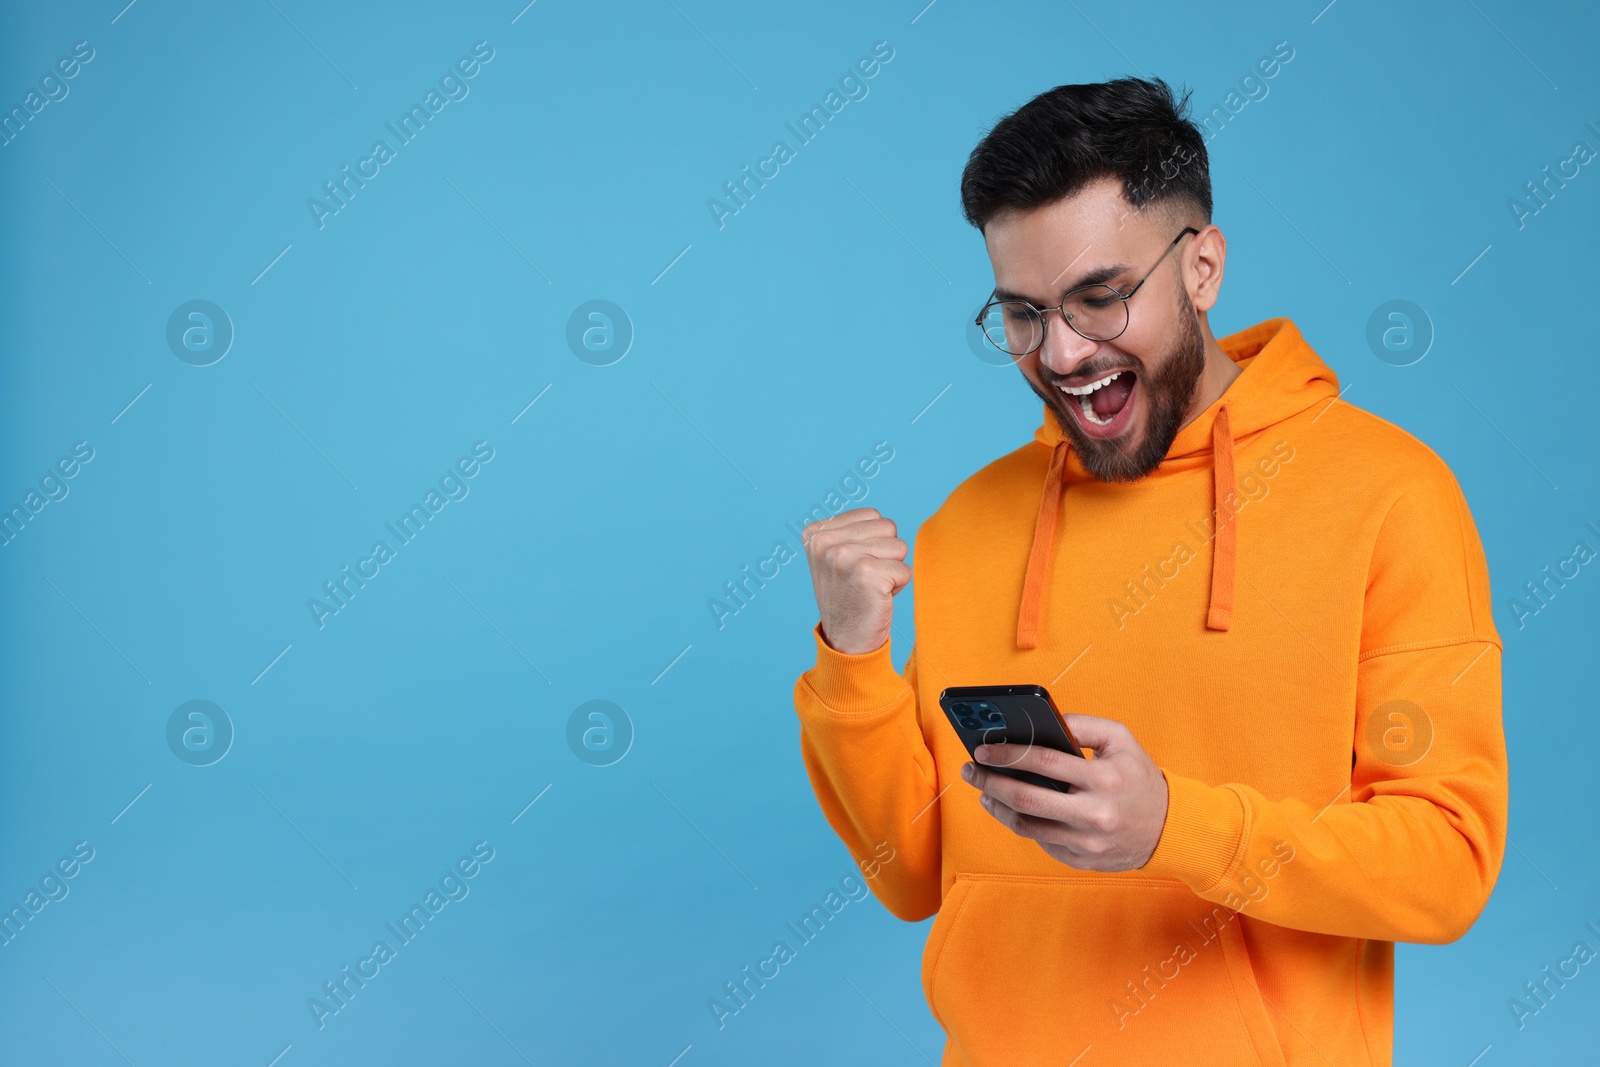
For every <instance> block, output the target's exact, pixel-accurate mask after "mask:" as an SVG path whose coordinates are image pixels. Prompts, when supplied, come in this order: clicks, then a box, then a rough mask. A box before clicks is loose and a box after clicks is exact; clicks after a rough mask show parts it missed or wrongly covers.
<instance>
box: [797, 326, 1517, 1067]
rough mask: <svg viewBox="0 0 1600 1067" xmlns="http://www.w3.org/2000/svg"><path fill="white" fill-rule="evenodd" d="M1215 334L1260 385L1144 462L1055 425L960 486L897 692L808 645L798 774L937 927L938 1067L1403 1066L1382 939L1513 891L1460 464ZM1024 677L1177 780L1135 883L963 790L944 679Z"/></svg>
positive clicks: (1290, 343)
mask: <svg viewBox="0 0 1600 1067" xmlns="http://www.w3.org/2000/svg"><path fill="white" fill-rule="evenodd" d="M1218 343H1219V344H1220V346H1221V347H1222V349H1223V351H1224V352H1226V353H1227V355H1228V356H1229V358H1231V359H1232V360H1233V361H1234V362H1236V363H1238V364H1239V366H1240V367H1241V369H1242V373H1241V374H1240V375H1239V377H1238V378H1236V379H1235V380H1234V381H1233V382H1232V384H1231V385H1230V386H1229V388H1228V389H1227V391H1226V392H1224V393H1223V395H1222V396H1221V397H1219V398H1218V399H1217V400H1216V401H1215V402H1214V403H1213V404H1212V405H1211V406H1210V407H1209V408H1207V409H1206V410H1205V411H1203V412H1201V413H1200V415H1199V417H1198V418H1196V419H1195V420H1194V421H1193V422H1192V423H1190V424H1189V425H1187V426H1185V427H1184V428H1183V429H1182V430H1180V431H1179V433H1178V435H1177V437H1176V439H1175V440H1174V441H1173V443H1172V447H1171V449H1170V450H1169V451H1168V453H1167V457H1166V458H1165V459H1164V460H1163V461H1162V462H1161V464H1160V465H1159V466H1158V467H1157V469H1156V470H1155V471H1153V472H1151V474H1150V475H1149V476H1148V477H1147V478H1144V479H1142V480H1140V481H1138V482H1134V483H1105V482H1100V481H1098V480H1096V479H1095V478H1094V477H1093V476H1092V475H1090V474H1089V473H1088V472H1087V471H1086V470H1085V468H1084V467H1083V465H1082V464H1081V462H1080V461H1079V458H1078V456H1077V454H1076V453H1075V452H1074V451H1073V450H1072V448H1071V447H1070V443H1069V442H1068V441H1066V440H1064V439H1063V437H1062V436H1061V433H1060V431H1059V428H1058V427H1057V425H1056V422H1055V419H1054V416H1053V415H1052V414H1051V413H1050V411H1049V410H1048V409H1045V412H1044V416H1045V417H1044V420H1043V425H1042V426H1040V428H1039V429H1038V430H1036V431H1035V432H1034V435H1033V438H1034V439H1033V441H1032V442H1030V443H1028V444H1026V445H1024V446H1022V447H1021V448H1018V449H1017V450H1016V451H1014V452H1011V453H1010V454H1008V455H1005V456H1002V457H1000V458H999V459H997V460H995V461H994V462H992V463H990V464H989V465H988V466H986V467H984V468H983V469H982V470H980V471H978V472H977V473H976V474H974V475H972V476H971V477H970V478H968V479H967V480H966V481H964V482H962V483H961V485H959V486H958V487H957V488H956V489H955V491H954V492H952V493H951V494H950V496H949V497H948V498H947V499H946V500H945V502H944V504H943V505H941V506H940V508H939V509H938V511H936V512H935V513H934V514H933V515H932V516H930V517H929V519H928V520H927V522H925V523H924V524H923V525H922V527H921V529H920V530H919V531H918V532H917V535H916V541H915V552H914V559H913V563H912V572H913V581H912V586H911V588H912V590H913V592H914V594H915V623H916V633H915V641H914V644H913V647H912V650H911V653H910V656H909V658H908V660H907V662H906V668H905V673H904V675H903V676H902V675H901V674H899V673H897V672H896V671H895V669H894V666H893V664H892V663H891V661H890V646H889V644H888V643H885V644H884V646H883V647H881V648H879V649H877V650H876V651H873V652H868V653H864V654H861V655H846V654H844V653H841V652H837V651H835V650H834V649H832V648H830V647H829V646H828V645H827V644H826V643H825V642H824V641H823V639H822V633H821V624H820V623H819V624H818V625H817V626H816V627H814V628H813V630H812V637H813V639H814V641H815V644H816V652H817V662H816V665H815V666H814V667H812V668H811V669H810V670H808V671H806V672H805V673H804V674H803V675H801V676H800V678H799V680H798V681H797V682H796V684H795V689H794V698H795V707H796V710H797V712H798V714H799V718H800V742H801V753H802V756H803V758H804V761H805V766H806V770H807V773H808V774H809V776H810V779H811V782H812V785H813V787H814V788H815V791H816V794H817V799H818V801H819V802H820V804H821V807H822V811H823V813H824V814H825V815H826V817H827V819H828V822H829V824H830V825H831V826H832V827H833V829H834V831H835V832H836V833H837V834H838V835H839V836H840V838H841V839H842V840H843V841H844V843H845V845H846V846H847V847H848V848H849V850H850V852H851V853H852V854H853V855H854V856H856V857H857V858H858V859H859V860H860V861H861V862H862V866H863V870H864V871H868V872H871V874H872V876H871V877H870V878H869V879H868V884H869V885H871V886H872V889H873V892H874V894H875V895H876V896H877V897H878V899H879V900H880V901H881V902H882V903H883V905H884V906H885V907H886V908H888V909H889V911H890V912H892V913H893V914H894V915H896V916H898V917H899V918H901V919H905V920H907V921H911V922H915V921H919V920H921V919H925V918H927V917H928V916H930V915H933V914H934V913H935V912H937V913H938V917H937V918H936V919H935V920H934V922H933V926H932V929H931V930H930V931H929V935H928V941H927V946H926V948H925V950H924V952H923V958H922V985H923V992H924V994H925V995H926V996H927V998H928V1004H929V1006H930V1008H931V1009H932V1011H933V1015H934V1017H935V1018H936V1019H937V1020H938V1021H939V1023H940V1025H941V1026H943V1027H944V1029H945V1031H946V1034H947V1038H948V1040H947V1042H946V1044H945V1049H944V1058H943V1060H942V1064H944V1065H951V1064H966V1065H975V1067H990V1065H996V1067H1029V1065H1032V1064H1053V1065H1057V1067H1064V1065H1067V1064H1073V1063H1076V1064H1080V1065H1081V1067H1090V1065H1102V1064H1140V1065H1146V1064H1156V1063H1185V1064H1198V1065H1210V1064H1217V1065H1226V1067H1234V1065H1239V1064H1271V1065H1277V1067H1291V1065H1300V1064H1306V1065H1315V1067H1326V1065H1327V1064H1329V1063H1333V1064H1338V1065H1340V1067H1354V1065H1366V1064H1371V1065H1383V1067H1387V1065H1389V1064H1390V1063H1391V1060H1392V1047H1393V1018H1394V999H1393V990H1394V984H1393V983H1394V942H1396V941H1415V942H1423V943H1428V944H1443V943H1446V942H1449V941H1453V940H1455V939H1456V938H1459V937H1460V936H1461V935H1462V934H1464V933H1465V932H1466V931H1467V930H1468V929H1469V928H1470V927H1471V926H1472V923H1473V922H1474V920H1475V919H1476V918H1477V916H1478V913H1479V912H1480V910H1481V909H1482V908H1483V906H1484V904H1485V902H1486V901H1487V899H1488V897H1489V893H1490V891H1491V889H1492V888H1493V886H1494V882H1495V879H1496V877H1497V876H1498V874H1499V870H1500V863H1501V859H1502V856H1503V854H1504V848H1505V834H1506V803H1507V781H1506V755H1505V740H1504V735H1503V733H1502V727H1501V721H1500V651H1501V643H1500V637H1499V635H1498V633H1497V632H1496V630H1495V626H1494V622H1493V620H1492V619H1491V617H1490V608H1489V603H1490V602H1489V574H1488V567H1487V564H1486V563H1485V561H1484V555H1483V549H1482V546H1481V543H1480V541H1479V538H1478V532H1477V528H1476V527H1475V525H1474V524H1473V521H1472V516H1471V514H1470V512H1469V511H1468V509H1467V504H1466V501H1465V499H1464V498H1463V497H1462V494H1461V490H1460V488H1459V486H1458V485H1457V483H1456V480H1455V478H1454V476H1453V475H1452V474H1451V472H1450V469H1449V468H1448V467H1447V466H1446V465H1445V463H1444V462H1443V461H1442V460H1441V459H1440V458H1439V457H1438V456H1437V455H1436V454H1435V453H1434V452H1433V451H1432V450H1430V449H1429V448H1428V447H1427V446H1426V445H1424V444H1422V443H1421V442H1420V441H1418V440H1417V439H1415V438H1414V437H1412V436H1411V435H1409V434H1408V433H1406V432H1405V431H1404V430H1402V429H1400V428H1399V427H1397V426H1395V425H1393V424H1392V423H1389V422H1386V421H1384V420H1383V419H1381V418H1378V417H1377V416H1375V415H1372V414H1370V413H1368V412H1365V411H1362V410H1360V409H1359V408H1355V407H1352V406H1351V405H1349V404H1348V403H1344V402H1341V401H1338V399H1337V398H1338V395H1339V385H1338V379H1337V378H1336V377H1335V375H1334V373H1333V371H1331V370H1330V369H1329V368H1328V366H1327V365H1326V364H1325V363H1323V361H1322V360H1321V359H1320V358H1319V357H1318V356H1317V354H1316V353H1315V352H1314V351H1312V349H1311V347H1310V346H1309V345H1308V344H1307V343H1306V342H1305V340H1304V339H1303V338H1302V337H1301V335H1300V332H1299V330H1298V329H1296V328H1295V325H1294V324H1293V323H1292V322H1291V321H1289V320H1288V319H1286V318H1276V319H1269V320H1267V321H1265V322H1262V323H1259V324H1257V325H1255V326H1252V327H1250V328H1249V329H1247V330H1243V331H1241V332H1239V333H1236V334H1233V335H1231V336H1229V337H1225V338H1223V339H1222V340H1220V341H1219V342H1218ZM1041 487H1042V488H1041ZM902 603H903V601H902ZM1013 683H1037V684H1041V685H1044V686H1045V687H1046V688H1047V689H1049V690H1050V692H1051V694H1052V696H1054V697H1055V700H1056V704H1057V706H1058V707H1059V708H1061V710H1062V711H1064V712H1079V713H1084V714H1089V715H1098V716H1102V717H1105V718H1110V719H1116V720H1118V721H1120V722H1122V723H1124V724H1126V726H1127V727H1128V729H1129V730H1130V731H1131V732H1132V734H1133V736H1134V738H1135V740H1137V741H1138V742H1139V743H1140V745H1141V746H1143V748H1144V750H1145V751H1146V752H1147V753H1148V754H1149V756H1150V758H1151V759H1152V760H1153V761H1154V762H1155V763H1156V764H1157V765H1158V766H1159V767H1160V768H1161V769H1162V773H1163V774H1164V775H1165V777H1166V781H1167V786H1168V793H1169V798H1170V799H1169V804H1168V809H1167V817H1166V823H1165V825H1164V827H1163V829H1162V832H1161V838H1160V841H1159V843H1158V844H1157V847H1156V850H1155V853H1154V854H1153V855H1152V856H1151V858H1150V860H1149V862H1148V863H1146V864H1145V866H1144V867H1142V868H1140V869H1138V870H1133V871H1123V872H1119V873H1115V874H1106V873H1096V872H1087V871H1080V870H1078V869H1076V868H1073V867H1069V866H1067V865H1064V864H1062V863H1059V862H1057V861H1056V860H1054V859H1052V858H1050V857H1049V856H1048V855H1046V854H1045V852H1044V851H1043V850H1042V849H1041V848H1040V847H1039V846H1038V845H1037V844H1036V843H1035V842H1033V841H1031V840H1029V839H1027V838H1023V837H1019V836H1017V835H1015V834H1013V833H1012V832H1011V831H1010V830H1008V829H1006V828H1005V827H1003V826H1002V825H1001V824H1000V823H998V822H997V821H996V820H995V819H994V818H992V817H991V816H989V815H988V814H987V813H986V812H985V811H984V810H983V808H982V807H981V806H980V805H979V803H978V791H977V790H976V789H975V788H973V787H972V786H970V785H968V784H967V783H965V782H963V781H962V780H961V777H960V767H961V765H962V764H963V763H965V762H966V761H967V760H968V759H969V757H968V755H967V752H966V750H965V749H964V748H963V747H962V746H961V743H960V741H959V740H958V738H957V737H956V734H955V732H954V730H953V729H952V728H951V727H950V725H949V723H948V721H947V720H946V719H945V717H944V713H943V712H942V711H941V710H940V707H939V702H938V698H939V693H940V691H941V690H942V689H944V688H946V687H947V686H957V685H990V684H994V685H1000V684H1013ZM885 842H887V844H888V846H889V847H890V848H892V850H893V851H892V853H891V852H890V851H888V850H887V849H885V847H884V843H885ZM883 856H891V859H890V860H889V861H887V862H878V860H875V859H874V857H878V859H881V858H882V857H883ZM1080 1055H1081V1056H1082V1058H1081V1059H1077V1057H1079V1056H1080Z"/></svg>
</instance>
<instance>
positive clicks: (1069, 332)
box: [1039, 311, 1100, 378]
mask: <svg viewBox="0 0 1600 1067" xmlns="http://www.w3.org/2000/svg"><path fill="white" fill-rule="evenodd" d="M1044 327H1045V329H1044V344H1043V345H1041V346H1040V347H1039V362H1040V363H1042V364H1044V366H1045V368H1046V369H1048V370H1049V371H1050V373H1052V374H1054V375H1055V376H1056V377H1058V378H1065V377H1066V376H1067V375H1069V374H1071V373H1072V372H1073V371H1074V370H1076V369H1077V368H1078V367H1079V366H1080V365H1081V364H1082V363H1083V362H1084V361H1085V360H1087V359H1089V358H1090V357H1092V356H1093V355H1094V354H1095V352H1097V351H1099V349H1100V342H1099V341H1091V340H1089V339H1088V338H1087V337H1085V336H1083V334H1081V333H1079V332H1078V331H1077V330H1074V329H1073V328H1072V327H1071V326H1068V325H1067V322H1066V319H1064V318H1063V317H1062V314H1061V312H1060V311H1049V312H1046V313H1045V316H1044Z"/></svg>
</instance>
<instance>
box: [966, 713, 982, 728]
mask: <svg viewBox="0 0 1600 1067" xmlns="http://www.w3.org/2000/svg"><path fill="white" fill-rule="evenodd" d="M961 725H962V726H965V727H966V728H967V729H969V730H978V729H981V728H982V727H983V723H981V722H979V721H978V720H977V719H974V718H973V717H972V716H971V715H963V716H962V717H961Z"/></svg>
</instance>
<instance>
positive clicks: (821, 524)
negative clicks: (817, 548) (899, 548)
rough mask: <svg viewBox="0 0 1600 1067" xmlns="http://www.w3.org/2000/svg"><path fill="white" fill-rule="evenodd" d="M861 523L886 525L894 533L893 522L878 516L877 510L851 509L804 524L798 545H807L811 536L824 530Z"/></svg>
mask: <svg viewBox="0 0 1600 1067" xmlns="http://www.w3.org/2000/svg"><path fill="white" fill-rule="evenodd" d="M863 522H875V523H882V524H886V526H887V528H888V531H889V532H890V533H893V532H894V520H893V519H889V518H885V517H884V516H883V515H881V514H879V512H878V509H877V508H851V509H850V510H849V511H841V512H839V514H837V515H830V516H829V517H828V518H826V519H818V520H816V521H815V522H808V523H806V525H805V527H804V528H803V529H801V531H800V543H801V544H802V545H809V544H810V543H811V538H812V537H813V536H815V535H816V534H819V533H822V532H823V531H825V530H839V529H842V528H844V527H846V526H853V525H856V524H857V523H863Z"/></svg>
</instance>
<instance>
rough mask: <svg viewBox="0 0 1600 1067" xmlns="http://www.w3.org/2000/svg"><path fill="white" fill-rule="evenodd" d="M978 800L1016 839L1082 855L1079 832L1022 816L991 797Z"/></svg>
mask: <svg viewBox="0 0 1600 1067" xmlns="http://www.w3.org/2000/svg"><path fill="white" fill-rule="evenodd" d="M979 799H980V802H981V803H982V804H983V810H985V811H987V812H988V813H989V814H990V815H992V816H993V817H994V819H995V821H996V822H998V823H1000V825H1002V826H1004V827H1005V828H1006V829H1007V830H1010V831H1011V832H1012V833H1014V834H1016V835H1017V836H1018V837H1026V838H1028V839H1029V840H1030V841H1037V842H1038V843H1039V844H1041V845H1053V846H1055V847H1057V848H1061V849H1065V850H1066V851H1067V852H1070V853H1071V854H1072V855H1074V856H1081V855H1083V854H1084V853H1083V846H1084V844H1085V840H1086V839H1085V838H1084V836H1083V835H1082V834H1081V833H1080V832H1078V831H1074V830H1072V829H1071V828H1070V827H1067V826H1064V825H1063V824H1061V823H1058V822H1054V821H1052V820H1050V819H1041V818H1039V817H1038V816H1036V815H1027V814H1024V813H1023V812H1020V811H1018V810H1016V809H1015V808H1013V807H1011V806H1010V805H1009V804H1006V803H1005V802H1004V801H1002V800H998V799H996V798H994V797H992V796H988V795H985V794H980V795H979Z"/></svg>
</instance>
